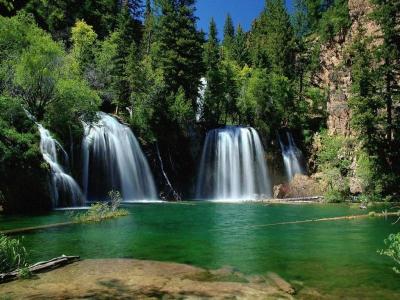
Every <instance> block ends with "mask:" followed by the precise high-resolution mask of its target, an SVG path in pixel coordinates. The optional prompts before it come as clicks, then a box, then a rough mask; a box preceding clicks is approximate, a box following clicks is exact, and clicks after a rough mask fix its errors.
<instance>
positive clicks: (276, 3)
mask: <svg viewBox="0 0 400 300" xmlns="http://www.w3.org/2000/svg"><path fill="white" fill-rule="evenodd" d="M265 15H266V21H265V29H264V30H265V35H266V54H267V58H268V61H269V63H270V68H271V70H272V71H273V72H275V73H278V74H282V75H285V76H287V77H291V76H292V75H293V63H294V34H293V28H292V25H291V23H290V17H289V15H288V13H287V11H286V8H285V4H284V1H283V0H268V1H267V5H266V10H265Z"/></svg>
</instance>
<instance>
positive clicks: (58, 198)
mask: <svg viewBox="0 0 400 300" xmlns="http://www.w3.org/2000/svg"><path fill="white" fill-rule="evenodd" d="M36 124H37V126H38V129H39V133H40V150H41V152H42V155H43V158H44V160H45V161H46V162H47V163H48V164H49V166H50V171H51V184H50V190H51V194H52V195H51V196H52V200H53V206H54V207H66V206H81V205H83V203H84V197H83V195H82V192H81V189H80V187H79V186H78V184H77V183H76V181H75V180H74V179H73V178H72V177H71V176H70V175H68V174H67V173H66V172H65V171H64V169H63V167H62V166H61V165H60V164H59V163H58V158H57V150H59V151H60V152H61V153H62V154H63V156H64V161H66V162H68V155H67V153H66V152H65V150H64V149H63V147H62V146H61V145H60V144H59V143H58V142H57V140H56V139H54V138H53V137H52V136H51V134H50V132H49V131H48V130H47V129H46V128H44V127H43V126H42V125H41V124H38V123H36Z"/></svg>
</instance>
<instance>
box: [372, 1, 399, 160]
mask: <svg viewBox="0 0 400 300" xmlns="http://www.w3.org/2000/svg"><path fill="white" fill-rule="evenodd" d="M373 3H374V4H375V5H376V8H375V10H374V12H373V14H372V17H373V19H374V20H375V21H376V22H377V23H378V24H379V26H380V28H381V30H382V36H381V38H382V43H381V45H379V46H378V47H377V48H376V49H375V51H374V52H375V56H376V59H377V61H378V63H379V62H380V64H379V68H378V73H379V78H381V79H382V81H381V82H380V87H379V93H380V95H381V97H382V98H383V99H384V100H385V104H386V139H387V144H388V147H389V149H391V150H393V149H394V137H395V135H397V137H399V135H400V132H399V129H397V132H396V131H395V127H396V124H397V126H398V124H399V118H400V116H399V113H397V114H395V112H394V108H395V107H398V105H399V104H400V98H399V97H400V87H399V84H398V82H399V81H398V77H399V76H400V65H399V63H400V43H399V36H400V29H399V21H398V20H399V19H398V18H399V11H400V2H399V1H391V0H373ZM397 140H398V139H397ZM397 149H398V147H397ZM396 156H398V153H396Z"/></svg>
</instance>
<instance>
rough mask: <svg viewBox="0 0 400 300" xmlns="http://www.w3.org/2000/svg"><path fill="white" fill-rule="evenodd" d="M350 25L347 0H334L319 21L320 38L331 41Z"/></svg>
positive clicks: (342, 33) (343, 32)
mask: <svg viewBox="0 0 400 300" xmlns="http://www.w3.org/2000/svg"><path fill="white" fill-rule="evenodd" d="M350 25H351V20H350V15H349V7H348V1H347V0H335V1H334V4H333V5H332V6H331V7H329V8H328V10H327V11H326V12H325V13H324V14H323V15H322V18H321V20H320V22H319V29H318V31H319V35H320V37H321V40H322V41H323V42H326V41H331V40H332V39H333V38H334V37H335V36H336V35H341V36H343V35H344V34H345V32H346V30H347V29H348V28H349V27H350Z"/></svg>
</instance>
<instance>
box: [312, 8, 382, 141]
mask: <svg viewBox="0 0 400 300" xmlns="http://www.w3.org/2000/svg"><path fill="white" fill-rule="evenodd" d="M372 10H373V7H372V5H371V4H370V3H369V1H368V0H349V13H350V18H351V23H352V25H351V27H350V28H349V29H348V30H347V31H346V32H344V33H342V34H340V35H338V36H336V37H335V39H334V40H333V41H331V42H329V43H327V44H324V45H322V46H321V52H320V64H321V71H320V72H319V73H318V74H317V76H316V77H315V78H314V81H315V82H316V83H317V85H318V86H319V87H320V88H323V89H325V90H327V92H328V100H327V111H328V120H327V126H328V130H329V134H341V135H344V136H350V135H352V131H351V128H350V117H351V111H350V108H349V106H348V99H349V97H350V92H351V83H352V82H351V66H350V63H349V62H348V61H346V60H347V58H346V53H347V49H348V47H349V46H351V45H352V43H353V41H354V39H355V37H356V36H357V33H358V31H359V29H360V26H361V27H362V28H363V30H365V34H366V35H367V36H374V35H376V34H377V33H378V31H379V27H378V26H377V24H376V23H375V22H373V21H372V20H371V19H370V18H369V17H368V15H369V14H370V13H371V11H372Z"/></svg>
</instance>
